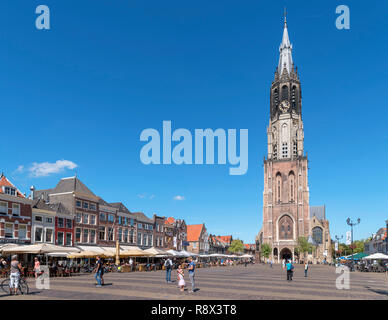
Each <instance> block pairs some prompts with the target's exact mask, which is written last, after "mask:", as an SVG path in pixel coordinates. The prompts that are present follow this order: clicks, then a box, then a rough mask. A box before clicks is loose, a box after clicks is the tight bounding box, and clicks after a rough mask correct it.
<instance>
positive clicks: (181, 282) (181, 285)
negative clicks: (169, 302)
mask: <svg viewBox="0 0 388 320" xmlns="http://www.w3.org/2000/svg"><path fill="white" fill-rule="evenodd" d="M177 273H178V286H179V288H180V290H181V291H182V292H183V291H185V285H186V282H185V278H184V276H185V274H184V272H183V269H182V265H179V267H178V269H177Z"/></svg>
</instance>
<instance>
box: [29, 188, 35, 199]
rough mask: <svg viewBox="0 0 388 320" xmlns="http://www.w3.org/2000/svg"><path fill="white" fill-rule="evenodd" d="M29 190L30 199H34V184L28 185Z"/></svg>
mask: <svg viewBox="0 0 388 320" xmlns="http://www.w3.org/2000/svg"><path fill="white" fill-rule="evenodd" d="M30 191H31V194H30V198H31V200H34V191H35V187H34V186H31V187H30Z"/></svg>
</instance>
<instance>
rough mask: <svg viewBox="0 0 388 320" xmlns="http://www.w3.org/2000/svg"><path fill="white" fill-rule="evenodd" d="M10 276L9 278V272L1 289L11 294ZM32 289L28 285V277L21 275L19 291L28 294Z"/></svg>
mask: <svg viewBox="0 0 388 320" xmlns="http://www.w3.org/2000/svg"><path fill="white" fill-rule="evenodd" d="M9 284H10V278H9V274H8V275H7V278H5V279H4V280H3V281H2V282H1V285H0V286H1V289H2V290H3V291H4V292H5V293H8V294H10V286H9ZM29 291H30V288H29V287H28V284H27V281H26V279H25V278H24V277H23V276H22V275H20V279H19V286H18V292H20V293H21V294H28V293H29Z"/></svg>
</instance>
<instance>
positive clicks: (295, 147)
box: [293, 141, 298, 156]
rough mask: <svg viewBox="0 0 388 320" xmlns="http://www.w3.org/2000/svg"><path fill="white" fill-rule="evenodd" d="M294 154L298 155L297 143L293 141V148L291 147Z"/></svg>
mask: <svg viewBox="0 0 388 320" xmlns="http://www.w3.org/2000/svg"><path fill="white" fill-rule="evenodd" d="M293 153H294V156H297V155H298V143H297V142H296V141H294V149H293Z"/></svg>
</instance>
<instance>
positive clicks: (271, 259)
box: [270, 259, 273, 268]
mask: <svg viewBox="0 0 388 320" xmlns="http://www.w3.org/2000/svg"><path fill="white" fill-rule="evenodd" d="M270 264H271V268H273V266H272V259H271V260H270Z"/></svg>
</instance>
